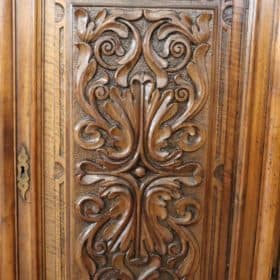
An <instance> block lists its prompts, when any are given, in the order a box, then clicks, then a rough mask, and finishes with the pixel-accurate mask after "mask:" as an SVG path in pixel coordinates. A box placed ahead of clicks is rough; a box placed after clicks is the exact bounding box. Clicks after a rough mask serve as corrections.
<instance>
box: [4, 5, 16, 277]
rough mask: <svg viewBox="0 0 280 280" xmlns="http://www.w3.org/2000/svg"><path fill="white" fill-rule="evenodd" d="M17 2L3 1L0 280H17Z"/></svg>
mask: <svg viewBox="0 0 280 280" xmlns="http://www.w3.org/2000/svg"><path fill="white" fill-rule="evenodd" d="M13 8H14V1H12V0H1V1H0V279H9V280H13V279H16V238H15V236H16V233H15V232H16V225H15V223H16V220H15V217H16V215H15V211H16V202H15V150H14V75H13V62H14V54H13V42H14V38H13V26H14V24H13V14H14V12H13Z"/></svg>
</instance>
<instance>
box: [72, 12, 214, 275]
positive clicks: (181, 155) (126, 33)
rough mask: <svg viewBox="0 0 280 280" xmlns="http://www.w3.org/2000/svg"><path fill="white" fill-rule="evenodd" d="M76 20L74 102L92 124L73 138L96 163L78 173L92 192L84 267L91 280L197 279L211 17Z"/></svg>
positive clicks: (82, 124)
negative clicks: (197, 157) (198, 155)
mask: <svg viewBox="0 0 280 280" xmlns="http://www.w3.org/2000/svg"><path fill="white" fill-rule="evenodd" d="M75 18H76V25H75V26H76V35H77V38H78V42H77V43H76V46H77V48H78V63H77V70H76V72H75V96H76V100H77V102H78V104H79V106H80V108H81V109H82V110H83V112H84V113H85V114H86V117H85V118H81V119H80V120H78V122H77V123H76V125H75V128H74V138H75V141H76V143H77V144H78V146H79V147H81V148H82V149H85V150H88V151H91V152H92V155H93V156H92V158H91V159H82V160H81V161H80V162H79V163H78V168H77V179H78V182H79V184H80V185H83V186H91V188H92V192H89V193H88V194H87V195H83V196H81V197H80V198H79V199H78V201H77V203H76V210H77V213H78V215H79V217H80V218H81V220H83V221H84V222H85V223H86V224H87V225H86V226H85V228H84V230H83V232H82V233H81V234H80V236H79V239H78V248H77V261H78V263H79V266H80V268H81V270H82V271H83V272H84V274H85V275H87V276H90V277H94V279H112V278H110V277H111V275H114V277H115V278H114V279H158V277H165V276H164V275H166V277H171V278H172V279H183V278H184V277H188V276H190V277H191V276H192V275H193V274H194V272H195V270H196V269H197V264H198V260H199V248H198V243H197V241H196V239H195V238H194V236H193V234H192V232H191V230H190V229H189V227H190V226H192V225H193V224H195V223H196V222H198V220H199V217H200V203H199V201H197V200H196V199H194V198H192V196H191V195H187V189H188V188H189V187H195V186H198V185H200V184H201V182H202V180H203V167H202V164H201V163H200V162H197V161H194V160H188V156H187V155H188V154H189V153H193V152H195V151H197V150H199V149H200V148H201V147H202V146H203V144H204V142H205V135H206V133H205V128H204V127H203V125H202V124H200V123H199V122H198V121H197V120H196V118H195V117H196V116H197V115H198V114H199V113H200V112H201V111H202V110H203V108H204V106H205V103H206V101H207V98H208V95H209V81H208V70H207V56H208V51H209V48H210V44H209V38H210V35H211V32H210V21H211V13H208V12H203V13H202V14H200V15H198V16H197V17H196V18H195V19H193V18H192V17H191V16H189V15H188V14H187V13H186V11H180V12H177V11H176V12H175V11H170V10H160V11H158V10H157V11H155V10H152V9H144V10H142V9H134V10H133V11H132V10H125V11H124V10H117V9H110V10H106V9H104V10H100V11H99V12H98V13H97V14H95V15H90V10H89V9H83V8H77V9H76V10H75ZM140 21H142V22H144V25H143V26H144V27H145V28H144V30H141V28H139V22H140ZM139 63H140V64H141V65H143V66H142V67H143V69H141V68H142V67H140V66H139V65H138V64H139ZM140 267H141V269H140Z"/></svg>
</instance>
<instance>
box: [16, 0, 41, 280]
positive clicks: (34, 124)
mask: <svg viewBox="0 0 280 280" xmlns="http://www.w3.org/2000/svg"><path fill="white" fill-rule="evenodd" d="M41 5H42V0H15V40H16V41H15V46H16V47H15V57H16V58H15V68H16V70H15V73H16V77H15V80H16V112H17V117H16V146H17V150H18V151H19V150H20V149H21V147H22V146H24V147H26V150H27V152H28V154H29V157H30V159H29V164H30V169H29V172H30V183H29V189H28V191H27V192H26V199H22V197H21V196H20V195H19V194H18V195H17V205H18V212H17V219H18V224H17V226H18V235H17V239H18V277H19V278H20V279H28V280H33V279H34V280H37V279H42V277H41V275H42V274H41V270H42V252H43V248H42V245H43V244H42V217H41V211H42V203H41V201H42V199H41V176H42V175H43V174H42V172H43V171H42V169H41V133H42V128H41V123H42V122H41V115H42V109H41V91H42V86H41V79H42V77H41V64H42V61H41V53H42V42H41V35H42V30H41V27H42V21H43V18H42V15H41V11H42V6H41Z"/></svg>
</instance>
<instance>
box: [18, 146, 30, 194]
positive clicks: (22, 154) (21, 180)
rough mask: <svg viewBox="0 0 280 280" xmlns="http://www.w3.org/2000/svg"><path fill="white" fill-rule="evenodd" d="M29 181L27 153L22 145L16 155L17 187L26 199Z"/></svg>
mask: <svg viewBox="0 0 280 280" xmlns="http://www.w3.org/2000/svg"><path fill="white" fill-rule="evenodd" d="M29 182H30V177H29V155H28V152H27V149H26V147H25V146H22V147H21V149H20V151H19V153H18V157H17V187H18V190H19V192H20V196H21V197H22V199H23V200H26V193H27V191H28V189H29V187H30V185H29Z"/></svg>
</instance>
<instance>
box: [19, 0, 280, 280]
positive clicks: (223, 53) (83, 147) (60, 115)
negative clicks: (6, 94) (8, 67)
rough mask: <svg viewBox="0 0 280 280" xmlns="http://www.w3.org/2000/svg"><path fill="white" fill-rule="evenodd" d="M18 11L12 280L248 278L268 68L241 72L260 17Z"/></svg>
mask: <svg viewBox="0 0 280 280" xmlns="http://www.w3.org/2000/svg"><path fill="white" fill-rule="evenodd" d="M15 2H16V7H17V8H16V12H15V13H16V30H17V32H16V35H15V40H16V42H17V48H16V51H15V55H16V60H15V61H16V65H17V70H16V85H17V95H16V96H17V98H18V100H21V102H19V101H17V103H16V106H15V107H16V111H17V115H16V122H15V123H16V126H17V134H16V142H17V153H18V155H17V158H18V177H17V181H18V191H17V193H18V198H17V209H18V211H17V221H18V222H17V224H16V227H17V231H16V232H17V258H18V268H17V272H18V275H19V277H20V279H31V278H29V277H32V279H51V280H54V279H57V280H59V279H90V280H91V279H100V280H101V279H102V280H105V279H116V280H120V279H124V280H134V279H137V280H152V279H170V280H171V279H172V280H173V279H180V280H183V279H193V280H199V279H200V280H208V279H209V280H210V279H215V280H216V279H218V280H219V279H220V280H224V279H250V277H251V276H252V275H253V274H252V273H253V255H254V252H255V250H257V249H258V248H257V247H255V243H254V242H255V240H257V238H258V237H256V235H255V231H256V229H257V222H258V210H259V208H258V205H259V198H260V197H262V196H261V185H260V182H261V178H262V177H261V176H262V173H261V172H262V171H261V169H262V161H263V155H262V154H261V153H258V154H256V155H255V156H254V155H253V153H254V151H255V150H258V151H263V149H264V144H265V139H266V138H265V127H266V125H265V124H266V121H265V116H266V112H267V110H266V109H267V108H268V107H266V106H267V104H268V103H266V102H267V99H268V98H267V95H266V92H265V91H262V89H265V85H267V84H268V82H267V84H266V83H265V82H264V83H263V84H262V83H259V84H257V81H259V79H258V78H261V77H262V76H263V75H262V73H263V74H265V73H267V72H268V67H267V68H265V67H263V69H261V67H258V69H261V70H258V71H257V70H256V72H255V73H256V74H255V75H251V76H250V73H248V70H251V69H252V65H253V63H252V62H251V61H250V58H252V57H253V55H255V52H256V53H258V52H259V51H258V50H255V49H254V48H253V46H252V45H253V43H252V41H251V39H252V38H251V35H250V34H251V31H252V30H253V31H254V32H256V31H255V30H256V29H254V28H253V27H254V26H253V23H252V19H253V18H254V19H255V16H256V13H255V12H256V7H255V6H250V7H251V10H250V9H249V10H248V5H249V3H248V1H245V0H244V1H243V0H235V1H234V5H233V3H232V1H230V0H196V1H194V0H185V1H182V0H172V1H167V0H164V1H156V0H142V1H129V0H103V1H99V0H75V1H72V0H56V1H54V0H44V1H33V0H24V1H19V0H18V1H15ZM35 2H36V3H35ZM258 2H260V3H262V2H261V1H258ZM269 2H270V7H272V6H273V5H272V3H274V0H269ZM275 2H276V1H275ZM27 3H29V4H28V5H27ZM259 5H260V7H259V10H258V11H259V13H260V14H261V15H262V18H261V21H260V22H263V21H264V16H265V15H266V16H267V15H268V16H267V18H269V15H272V14H273V9H271V11H270V10H269V12H270V14H269V13H267V14H265V11H266V10H262V9H261V5H263V6H264V5H265V4H259ZM275 5H276V4H275ZM31 13H32V16H31V17H28V19H27V16H28V15H29V16H30V15H31ZM25 17H26V18H25ZM270 18H273V16H272V17H270ZM248 28H251V29H249V30H251V31H250V32H247V29H248ZM262 28H263V27H261V28H260V30H261V32H262V33H259V34H260V35H259V39H258V40H259V41H256V44H258V45H259V46H260V45H261V42H267V43H264V44H263V53H264V54H267V61H268V60H269V59H268V58H269V57H270V54H269V52H268V49H269V47H268V44H269V40H268V39H269V38H272V35H271V34H272V32H271V33H269V32H267V33H265V32H264V30H263V29H262ZM266 28H267V30H270V31H271V30H273V20H271V21H267V25H266ZM30 30H33V33H32V31H30ZM252 36H253V35H252ZM254 36H255V37H256V38H257V36H256V34H255V33H254ZM266 36H267V37H266ZM269 36H270V37H269ZM255 37H254V38H255ZM266 39H267V40H266ZM252 50H254V52H253V51H252ZM259 57H260V55H259V56H258V55H256V56H255V57H254V59H256V58H259ZM263 57H264V56H263ZM261 61H263V63H264V64H263V65H265V61H266V60H261ZM267 61H266V63H267ZM249 62H250V63H251V64H250V63H249ZM267 65H269V64H268V63H267ZM34 80H35V81H36V82H34ZM249 81H250V84H248V85H247V84H246V82H249ZM266 81H267V80H266ZM254 83H256V84H257V87H256V89H255V90H256V93H259V94H256V96H254V95H253V92H251V90H252V88H253V86H254ZM251 87H252V88H251ZM35 92H36V94H35ZM243 93H248V94H243ZM34 100H35V101H34ZM250 105H252V108H250ZM273 108H274V107H273ZM274 109H275V108H274ZM261 116H262V118H261ZM250 121H251V122H252V124H250ZM275 123H276V124H277V120H276V121H275ZM258 127H259V128H260V129H258ZM247 129H248V130H247ZM254 137H255V138H256V139H257V141H254ZM266 152H267V151H266ZM267 153H268V152H267ZM239 164H240V165H239ZM248 164H251V165H250V168H248V169H247V167H248ZM275 181H276V179H275ZM255 183H257V184H258V188H257V189H256V188H254V186H255V185H254V184H255ZM268 185H269V184H268ZM245 186H246V187H245ZM244 202H246V205H245V206H244ZM244 209H245V210H244ZM243 210H244V213H245V214H244V213H243V212H242V211H243ZM241 213H242V215H241ZM243 214H244V215H243ZM243 225H245V226H244V227H243ZM272 231H273V229H271V232H272ZM260 236H261V235H260ZM255 238H256V239H255ZM244 244H245V245H246V246H243V245H244ZM241 245H242V246H241ZM259 248H261V247H259ZM239 249H240V251H239ZM239 256H241V257H242V260H246V261H245V262H242V264H240V263H239ZM256 256H257V255H256ZM241 257H240V259H241ZM247 260H248V262H247ZM260 262H261V258H260ZM245 264H246V265H245ZM247 268H248V270H247ZM246 270H247V271H246ZM256 271H257V270H255V273H256ZM260 275H261V274H260ZM252 279H253V278H252ZM256 279H257V278H256ZM260 279H261V278H260Z"/></svg>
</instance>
